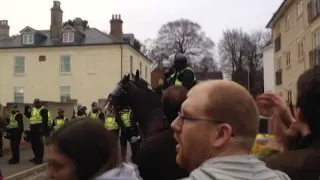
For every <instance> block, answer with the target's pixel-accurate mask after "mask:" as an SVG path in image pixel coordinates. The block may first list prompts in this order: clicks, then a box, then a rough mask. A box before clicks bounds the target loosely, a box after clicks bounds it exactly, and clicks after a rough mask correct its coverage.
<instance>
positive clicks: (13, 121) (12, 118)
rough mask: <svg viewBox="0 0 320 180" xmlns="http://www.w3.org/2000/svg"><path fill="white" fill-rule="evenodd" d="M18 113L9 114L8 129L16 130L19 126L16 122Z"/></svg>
mask: <svg viewBox="0 0 320 180" xmlns="http://www.w3.org/2000/svg"><path fill="white" fill-rule="evenodd" d="M18 113H19V112H16V113H15V114H10V121H9V126H10V128H18V126H19V124H18V121H17V120H16V115H17V114H18Z"/></svg>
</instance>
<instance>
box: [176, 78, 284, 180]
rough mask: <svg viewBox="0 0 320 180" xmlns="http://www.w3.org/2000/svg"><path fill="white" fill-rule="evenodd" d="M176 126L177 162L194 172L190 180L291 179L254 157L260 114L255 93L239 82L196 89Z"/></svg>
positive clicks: (208, 84)
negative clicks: (253, 149) (251, 93)
mask: <svg viewBox="0 0 320 180" xmlns="http://www.w3.org/2000/svg"><path fill="white" fill-rule="evenodd" d="M171 127H172V129H173V130H174V137H175V139H176V140H177V141H178V145H177V147H176V149H177V157H176V160H177V163H178V164H179V165H180V166H181V167H183V168H185V169H187V170H188V171H189V172H190V176H189V177H188V178H186V179H188V180H191V179H192V180H198V179H199V180H200V179H201V180H216V179H223V180H231V179H256V180H259V179H268V180H289V177H288V176H287V175H286V174H284V173H282V172H280V171H273V170H271V169H269V168H267V167H266V165H265V164H264V163H263V162H261V161H260V160H258V159H256V158H255V157H253V156H250V155H249V154H250V152H251V148H252V145H253V143H254V140H255V137H256V135H257V133H258V127H259V113H258V108H257V106H256V104H255V101H254V99H253V98H252V96H251V95H250V94H249V92H248V91H247V90H246V89H245V88H243V87H242V86H241V85H239V84H237V83H235V82H232V81H227V80H211V81H206V82H203V83H200V84H198V85H196V86H195V87H193V88H192V89H191V90H190V91H189V92H188V95H187V99H186V101H184V103H183V104H182V107H181V113H180V114H179V116H178V117H177V118H176V120H174V122H173V123H172V124H171ZM235 169H237V170H235ZM267 177H268V178H267Z"/></svg>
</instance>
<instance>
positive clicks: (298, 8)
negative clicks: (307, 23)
mask: <svg viewBox="0 0 320 180" xmlns="http://www.w3.org/2000/svg"><path fill="white" fill-rule="evenodd" d="M302 11H303V3H302V0H299V1H298V4H297V17H299V16H300V15H301V14H302Z"/></svg>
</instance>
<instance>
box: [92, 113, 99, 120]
mask: <svg viewBox="0 0 320 180" xmlns="http://www.w3.org/2000/svg"><path fill="white" fill-rule="evenodd" d="M99 115H100V112H97V113H93V112H90V118H91V119H98V118H99Z"/></svg>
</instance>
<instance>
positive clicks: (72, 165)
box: [9, 54, 320, 180]
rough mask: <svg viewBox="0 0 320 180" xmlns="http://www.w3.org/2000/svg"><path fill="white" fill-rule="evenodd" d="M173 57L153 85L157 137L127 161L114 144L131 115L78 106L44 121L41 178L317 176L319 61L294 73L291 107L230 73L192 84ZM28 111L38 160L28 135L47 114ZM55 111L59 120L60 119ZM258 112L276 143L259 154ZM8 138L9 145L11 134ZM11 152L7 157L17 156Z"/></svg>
mask: <svg viewBox="0 0 320 180" xmlns="http://www.w3.org/2000/svg"><path fill="white" fill-rule="evenodd" d="M174 58H175V63H176V64H175V65H174V66H175V69H176V70H175V71H174V72H170V69H169V70H168V71H167V72H168V73H171V75H170V76H167V77H168V80H165V81H162V82H161V81H159V85H161V86H160V88H159V89H158V91H159V92H160V93H161V94H162V99H161V103H162V106H163V112H164V117H163V119H164V121H165V124H166V126H164V127H163V128H162V129H159V130H158V131H159V132H158V135H157V136H152V137H150V138H148V139H143V142H142V144H141V148H140V149H139V150H138V153H137V152H136V153H135V154H134V158H132V162H130V160H129V161H128V160H127V159H126V158H123V155H122V154H123V153H124V152H123V151H121V149H122V148H121V149H120V147H121V146H119V145H118V140H119V138H120V144H121V136H125V141H123V142H125V143H127V141H129V142H131V143H133V142H132V141H130V140H131V139H132V137H133V136H138V134H139V130H138V129H139V123H138V120H132V119H134V118H133V117H134V115H133V117H132V119H130V118H131V116H130V115H129V116H128V114H126V117H127V118H126V117H124V116H121V115H120V114H117V113H115V112H117V111H114V110H113V108H116V107H114V106H108V107H110V109H109V112H110V113H107V114H105V115H103V116H102V115H99V114H95V115H92V116H89V115H83V114H81V113H84V114H85V108H83V107H79V109H78V112H79V110H80V114H79V113H78V114H77V117H76V118H77V119H76V120H71V121H69V122H68V123H58V121H54V122H55V123H51V124H54V125H53V127H54V126H58V128H53V129H54V131H52V132H51V134H50V141H49V142H48V143H49V144H48V169H47V175H48V177H49V178H52V179H56V180H73V179H74V180H89V179H96V180H99V179H104V180H106V179H110V180H111V179H123V180H138V179H144V180H176V179H184V180H234V179H239V180H240V179H243V180H258V179H259V180H290V179H291V180H318V179H319V177H320V166H319V165H320V156H319V153H320V151H318V148H319V147H320V146H319V145H320V136H319V134H320V123H319V120H318V119H320V114H319V112H320V109H319V108H320V66H315V67H314V68H312V69H310V70H307V71H306V72H304V73H303V74H302V75H300V76H299V78H298V81H297V97H296V105H295V107H294V108H292V107H291V108H290V106H289V105H288V103H287V102H286V101H285V100H284V99H283V98H282V97H281V96H279V95H277V94H275V93H272V92H265V93H264V94H261V95H259V96H258V97H256V99H254V98H253V97H252V95H251V94H250V93H249V92H248V91H247V90H246V89H245V88H244V87H243V86H241V85H239V84H237V83H235V82H232V81H229V80H208V81H204V82H201V83H198V84H196V83H195V77H194V75H192V74H193V72H192V70H191V69H190V68H188V67H187V65H186V58H185V57H184V56H183V55H181V54H177V55H174ZM185 72H187V73H186V74H184V73H185ZM36 102H37V101H35V107H36V108H37V107H39V105H37V104H36ZM141 103H143V102H141ZM93 107H96V104H93ZM40 109H41V108H40ZM44 109H45V108H44ZM96 109H98V108H96ZM82 110H83V111H82ZM33 111H34V112H33ZM28 112H29V113H31V116H27V113H25V115H26V116H27V117H29V118H30V121H31V122H32V123H31V127H30V128H31V132H33V135H32V137H31V143H32V144H33V145H32V147H33V149H34V153H35V159H34V160H33V161H34V162H39V161H42V160H43V159H42V158H43V149H42V151H41V150H39V149H40V145H39V144H38V145H37V143H40V140H41V139H40V137H41V135H39V138H38V137H37V138H34V134H36V133H43V132H39V130H37V129H45V128H38V126H40V125H39V123H36V122H40V121H39V119H41V122H50V120H49V119H50V118H48V113H47V112H46V113H42V109H41V110H38V111H36V110H35V108H34V109H33V110H29V111H28ZM59 112H60V113H62V112H63V111H59ZM95 112H96V111H95ZM95 112H94V113H95ZM128 112H131V111H130V107H128ZM101 113H102V112H101ZM129 114H130V113H129ZM131 114H134V112H133V113H131ZM62 115H63V114H62ZM62 115H61V117H59V118H58V119H59V120H62V119H64V118H63V117H62ZM261 115H263V116H266V117H268V118H267V119H268V126H269V127H268V131H269V132H268V134H271V135H272V137H273V141H270V142H272V143H269V144H268V145H269V146H270V148H272V149H274V150H275V151H274V153H272V154H270V155H268V156H266V157H263V158H259V157H255V156H253V155H251V152H252V147H253V145H254V143H255V141H256V137H257V134H258V133H259V127H260V125H259V124H260V117H261ZM19 116H20V115H19V113H18V112H16V111H13V112H12V117H11V118H10V119H11V120H10V123H9V125H10V126H11V129H14V128H17V129H16V130H17V131H18V132H19V133H22V130H21V129H19V128H20V127H21V122H20V120H19ZM40 116H41V118H40ZM45 116H46V117H45ZM59 116H60V115H59ZM117 116H119V117H120V118H117ZM128 117H130V118H128ZM46 118H47V119H46ZM56 119H57V118H56ZM93 119H98V120H100V121H98V120H93ZM64 120H66V119H64ZM41 124H43V123H41ZM48 124H50V123H48ZM128 132H130V133H128ZM132 133H133V134H132ZM43 134H44V135H45V133H43ZM128 134H130V135H128ZM119 135H120V136H119ZM130 137H131V138H130ZM20 138H21V136H20ZM33 138H34V139H33ZM11 139H12V144H13V145H12V148H13V149H14V147H16V144H15V143H14V142H15V141H14V140H13V139H15V138H14V136H12V138H11ZM17 140H19V138H18V137H17ZM164 144H165V145H166V146H164ZM131 145H132V144H131ZM37 146H39V149H38V151H37V150H36V149H37ZM42 146H43V145H42ZM173 151H174V153H172V152H173ZM12 153H13V159H14V158H17V155H14V154H16V153H14V151H13V152H12Z"/></svg>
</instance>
